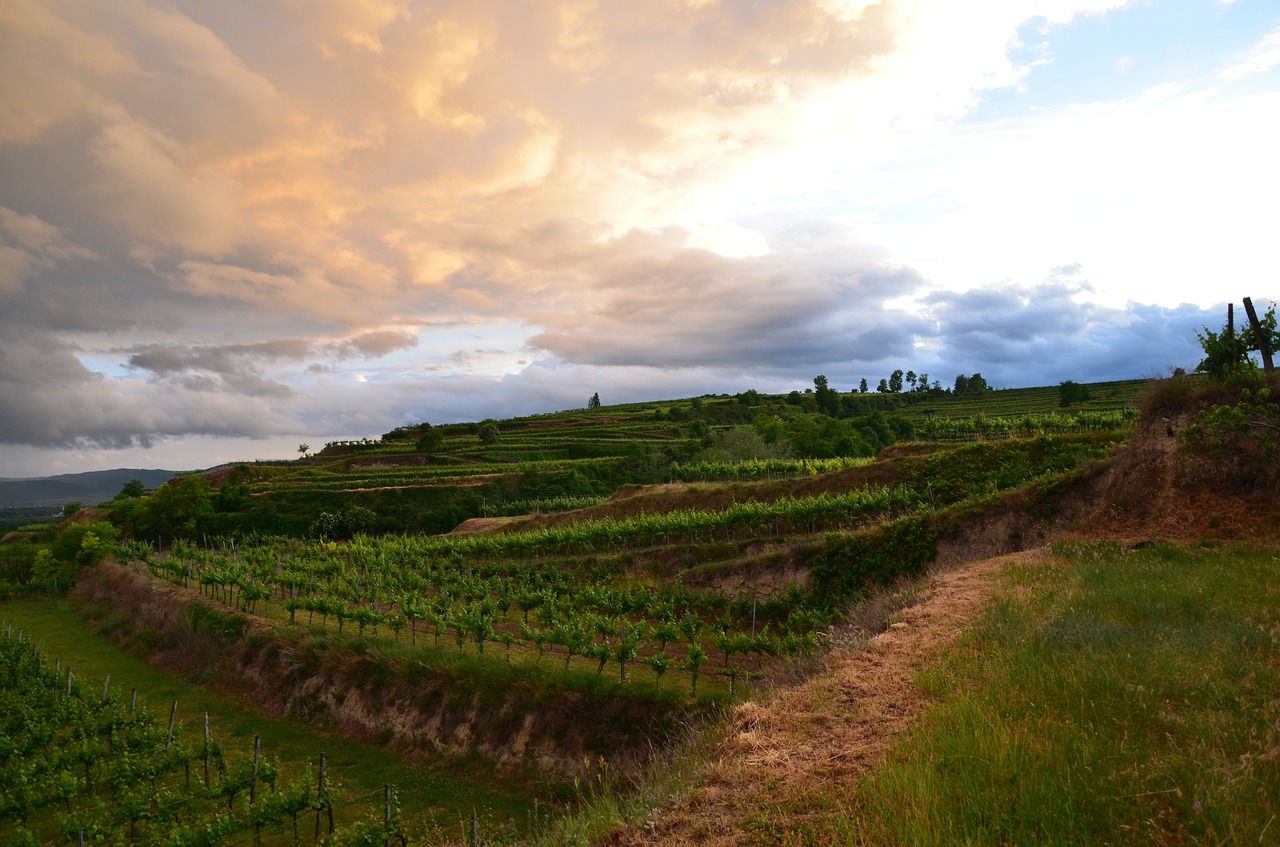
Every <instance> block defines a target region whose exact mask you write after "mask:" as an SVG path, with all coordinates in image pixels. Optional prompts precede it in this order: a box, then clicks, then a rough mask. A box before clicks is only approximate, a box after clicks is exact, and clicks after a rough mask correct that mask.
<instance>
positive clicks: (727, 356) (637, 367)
mask: <svg viewBox="0 0 1280 847" xmlns="http://www.w3.org/2000/svg"><path fill="white" fill-rule="evenodd" d="M1121 5H1124V3H1122V2H1121V0H1052V2H1046V3H1040V4H1036V5H1035V7H1034V8H1031V7H1027V6H1025V4H1023V5H1019V4H977V5H974V4H968V5H965V4H956V3H954V2H950V0H889V1H888V2H883V3H873V2H866V0H775V2H764V3H738V2H733V3H729V2H702V1H701V0H680V2H676V0H672V2H666V3H629V4H628V3H607V4H601V3H594V2H589V0H558V2H554V3H553V2H546V3H523V4H511V3H507V2H499V0H438V2H431V3H427V2H419V1H418V0H371V2H362V3H358V4H353V3H343V2H337V0H323V2H315V3H312V2H307V3H303V2H301V0H280V2H276V3H266V4H256V5H254V6H253V7H252V9H251V10H249V11H246V10H241V9H233V8H232V7H230V6H228V5H227V4H225V3H213V2H208V1H207V0H182V2H176V3H170V4H162V5H155V4H151V3H148V2H145V0H120V2H118V3H113V4H102V3H94V2H88V0H63V2H59V3H45V2H37V0H11V2H8V3H6V4H5V5H4V6H3V8H0V173H2V174H3V177H4V185H5V189H4V198H3V206H2V208H0V304H2V307H0V350H2V351H4V356H5V359H4V363H5V366H6V368H7V370H8V373H7V374H6V375H4V376H3V377H2V378H0V403H3V409H4V414H3V415H0V418H3V422H2V423H0V442H2V443H10V444H18V443H21V444H42V445H54V444H58V445H68V444H70V445H75V444H81V443H90V442H92V443H96V444H115V445H123V444H131V443H156V441H157V440H158V439H166V438H183V437H188V436H191V435H196V436H201V437H203V436H211V437H212V436H216V437H220V438H221V437H226V438H232V437H252V438H264V437H282V436H285V435H287V434H292V433H300V434H304V433H317V432H323V433H335V434H341V433H343V432H354V433H360V434H370V435H374V434H378V433H379V432H382V431H385V430H386V429H388V428H390V427H392V426H395V425H399V424H402V423H406V422H412V418H413V417H414V416H419V417H438V418H442V419H443V418H451V419H457V418H460V417H461V418H467V417H473V418H474V417H481V418H482V417H490V416H493V415H497V414H501V413H511V414H516V413H522V412H525V411H529V410H536V409H546V408H561V407H566V406H576V405H581V404H583V403H585V401H586V397H585V396H579V395H582V394H584V393H585V394H586V395H587V396H589V394H590V392H584V391H583V388H584V386H588V385H589V386H592V390H593V391H594V390H600V391H601V393H602V397H605V398H606V401H607V402H614V401H617V400H621V399H624V398H635V399H639V398H642V397H644V396H646V395H647V396H655V395H657V396H661V395H662V394H664V393H671V394H680V393H704V392H706V391H711V390H729V389H733V388H737V389H741V388H746V387H758V388H759V389H760V390H766V389H772V388H777V389H780V390H781V389H785V390H790V388H795V387H800V388H803V387H804V386H805V385H806V384H808V383H809V381H810V380H811V379H812V376H813V375H815V374H817V373H827V374H828V375H829V376H830V377H831V378H832V380H833V383H838V382H839V381H840V380H843V379H845V378H850V379H852V378H853V377H855V376H860V375H863V374H864V373H865V375H867V376H869V377H871V376H873V375H876V377H877V378H878V375H879V374H884V375H887V374H888V372H889V371H891V370H892V369H894V368H896V367H904V368H905V367H913V369H915V370H917V371H922V370H928V371H931V372H934V373H943V372H945V371H952V370H954V371H956V372H959V371H960V370H965V371H967V372H971V371H973V370H979V369H982V370H983V372H984V373H985V374H986V375H987V376H988V378H991V379H993V380H996V381H998V382H1000V383H1003V384H1014V382H1015V381H1023V380H1028V379H1032V378H1033V377H1034V378H1039V379H1047V380H1049V381H1058V380H1059V379H1062V378H1067V376H1071V375H1063V374H1061V373H1060V369H1061V368H1062V367H1064V363H1070V366H1071V367H1072V368H1073V369H1075V370H1077V371H1080V372H1079V373H1075V374H1074V376H1073V377H1072V378H1077V379H1079V378H1087V377H1088V376H1089V375H1099V374H1107V375H1126V373H1128V374H1131V373H1132V372H1131V371H1129V372H1125V368H1126V367H1129V366H1132V367H1136V368H1140V369H1144V370H1141V371H1140V372H1145V369H1146V368H1148V367H1149V366H1151V362H1153V361H1154V359H1155V357H1156V356H1157V353H1156V352H1153V351H1154V350H1155V345H1156V344H1157V343H1160V342H1163V343H1165V345H1166V347H1165V352H1164V353H1162V354H1160V355H1161V356H1163V357H1168V358H1174V359H1176V360H1177V361H1179V362H1181V361H1183V360H1184V359H1185V358H1187V357H1184V356H1183V355H1182V353H1181V351H1182V350H1184V348H1185V339H1183V340H1182V341H1180V340H1179V339H1181V338H1183V336H1182V335H1180V334H1179V333H1180V332H1181V331H1182V330H1183V329H1185V328H1186V326H1187V325H1188V322H1189V321H1190V322H1193V323H1194V318H1195V315H1197V314H1199V313H1198V312H1196V311H1195V310H1193V309H1189V308H1188V309H1187V310H1180V308H1175V307H1170V306H1168V304H1167V303H1166V305H1165V306H1164V307H1159V308H1157V307H1146V306H1139V305H1133V304H1131V305H1129V306H1126V307H1125V308H1120V306H1119V305H1118V304H1117V302H1116V301H1115V291H1116V290H1117V289H1119V290H1121V291H1123V292H1125V293H1126V294H1127V293H1128V289H1126V288H1124V286H1126V285H1130V284H1131V281H1133V280H1160V282H1161V297H1162V298H1164V299H1166V300H1167V299H1168V298H1171V297H1172V298H1173V299H1172V302H1175V303H1176V302H1177V301H1178V299H1187V300H1192V299H1196V298H1192V297H1190V296H1185V297H1184V296H1183V294H1182V292H1183V291H1184V290H1185V280H1187V279H1192V278H1194V280H1195V285H1197V286H1200V287H1201V288H1203V280H1204V279H1215V278H1222V277H1231V278H1247V275H1246V274H1245V273H1243V272H1242V269H1243V268H1247V267H1250V266H1252V267H1257V266H1261V265H1259V264H1258V261H1259V256H1260V253H1259V251H1265V249H1266V248H1265V245H1267V244H1269V243H1270V242H1269V241H1268V238H1267V236H1268V233H1267V232H1266V227H1267V225H1268V221H1270V217H1269V216H1268V215H1266V214H1264V213H1263V212H1264V211H1265V210H1263V209H1261V206H1258V205H1257V204H1258V203H1261V202H1262V201H1261V200H1257V199H1254V200H1253V201H1249V200H1248V199H1247V198H1246V199H1245V200H1244V201H1242V202H1241V201H1240V198H1241V196H1242V195H1239V194H1236V193H1234V192H1235V191H1236V189H1235V188H1233V187H1234V186H1241V185H1244V186H1250V187H1252V188H1253V189H1254V193H1255V194H1256V197H1261V198H1264V199H1265V198H1266V197H1270V196H1274V195H1275V194H1276V193H1277V192H1275V191H1270V190H1269V189H1268V186H1269V185H1270V182H1268V179H1269V177H1268V174H1271V173H1274V172H1275V169H1273V168H1272V169H1269V170H1268V169H1265V168H1259V167H1257V164H1256V163H1258V162H1270V161H1271V159H1272V158H1273V151H1271V150H1270V148H1269V147H1268V146H1267V144H1268V138H1269V137H1270V136H1269V135H1267V134H1266V133H1261V134H1260V133H1257V132H1251V131H1250V128H1251V127H1256V126H1257V117H1256V116H1257V115H1268V114H1274V113H1275V109H1274V108H1273V107H1274V105H1275V104H1274V102H1273V101H1274V99H1275V97H1274V95H1272V94H1269V93H1268V92H1265V91H1256V90H1255V91H1254V93H1253V96H1252V97H1251V99H1234V98H1232V97H1228V96H1226V94H1225V93H1223V92H1224V91H1225V90H1226V89H1229V88H1230V84H1229V82H1223V81H1222V80H1214V82H1213V84H1214V85H1215V86H1217V88H1216V89H1215V91H1216V92H1218V93H1219V94H1222V96H1220V97H1219V96H1217V95H1215V97H1212V98H1209V97H1206V95H1205V93H1204V92H1203V91H1195V90H1183V89H1178V90H1173V91H1170V90H1168V89H1160V90H1159V91H1156V90H1152V91H1150V92H1146V93H1144V94H1143V95H1142V96H1139V97H1133V98H1130V99H1128V100H1116V101H1111V102H1105V103H1099V104H1080V105H1078V106H1076V107H1073V111H1070V112H1068V113H1061V112H1058V113H1052V114H1040V115H1035V116H1032V117H1024V118H1021V119H1002V120H1001V121H998V122H994V123H988V124H983V125H980V126H979V125H958V124H957V121H959V120H960V119H962V118H963V117H964V116H966V115H969V114H972V113H973V110H974V109H975V107H976V105H977V104H978V103H979V102H980V98H981V96H982V95H983V93H984V92H987V91H990V90H992V89H997V88H1002V87H1012V86H1017V85H1020V84H1025V83H1027V82H1028V81H1029V80H1033V79H1034V75H1033V71H1032V67H1031V65H1021V64H1019V63H1018V62H1016V61H1014V60H1012V59H1011V58H1010V52H1011V50H1010V48H1011V45H1012V44H1013V43H1014V41H1015V40H1016V38H1017V37H1018V34H1019V32H1027V31H1028V30H1026V29H1025V28H1024V24H1026V23H1027V21H1028V16H1029V15H1032V14H1033V12H1034V14H1035V15H1036V17H1035V18H1034V21H1035V22H1038V23H1040V24H1041V30H1042V34H1043V33H1051V32H1052V31H1053V28H1054V27H1056V26H1059V25H1061V24H1062V23H1063V22H1066V21H1070V20H1072V19H1073V18H1075V17H1076V16H1079V15H1082V14H1093V13H1097V12H1101V11H1105V10H1107V9H1110V8H1115V7H1118V6H1121ZM1268 38H1270V37H1268ZM1046 39H1047V36H1046ZM1269 43H1270V41H1269V40H1268V39H1263V40H1262V41H1260V42H1258V46H1257V48H1256V50H1255V52H1254V53H1253V54H1249V55H1247V56H1246V55H1244V54H1242V56H1244V58H1247V59H1248V62H1249V63H1251V64H1249V67H1251V68H1254V69H1260V68H1262V67H1264V66H1266V67H1269V66H1270V65H1268V64H1267V63H1268V62H1270V59H1268V58H1267V56H1268V55H1269V53H1268V52H1267V51H1268V50H1269V49H1270V48H1269V47H1268V45H1269ZM1046 50H1047V48H1046ZM1049 55H1051V52H1041V53H1039V54H1037V56H1038V58H1037V59H1036V61H1040V60H1042V59H1044V57H1046V56H1049ZM1259 57H1261V58H1259ZM1242 61H1243V59H1242ZM1033 64H1034V63H1033ZM1241 67H1243V65H1241ZM1250 74H1251V75H1250V77H1249V80H1250V81H1251V82H1256V81H1257V80H1258V79H1260V78H1261V77H1260V76H1259V75H1258V74H1257V73H1254V72H1252V71H1251V72H1250ZM1228 93H1229V92H1228ZM1202 109H1209V110H1210V111H1209V112H1205V111H1202ZM1205 114H1210V115H1211V116H1212V117H1211V118H1210V119H1208V120H1204V119H1203V117H1204V115H1205ZM1192 130H1194V131H1192ZM1195 162H1212V163H1214V165H1213V167H1211V168H1204V169H1197V168H1193V167H1190V166H1189V165H1188V163H1195ZM1205 198H1209V201H1206V200H1205ZM1139 201H1140V202H1139ZM1251 204H1252V206H1251ZM1263 205H1265V203H1263ZM1082 209H1083V210H1085V212H1084V213H1081V211H1080V210H1082ZM1169 245H1175V247H1176V248H1177V249H1170V246H1169ZM1259 245H1261V246H1259ZM1193 246H1194V247H1195V249H1194V250H1192V249H1191V248H1192V247H1193ZM1183 248H1185V249H1183ZM1117 256H1118V258H1117ZM1073 265H1074V267H1073ZM1045 268H1053V269H1054V270H1053V271H1051V272H1049V273H1048V274H1046V273H1045V271H1044V269H1045ZM1086 270H1087V274H1086ZM1191 271H1194V273H1192V272H1191ZM1117 280H1118V281H1119V282H1117ZM1179 280H1183V281H1184V282H1183V283H1179ZM999 281H1004V282H1005V284H1004V285H1003V287H998V288H996V289H994V290H990V289H991V286H992V283H993V282H999ZM1180 285H1182V286H1183V287H1179V286H1180ZM1093 288H1096V291H1094V290H1092V289H1093ZM1102 292H1107V293H1108V296H1110V297H1111V298H1112V299H1111V300H1110V301H1108V302H1109V303H1110V305H1109V306H1107V307H1103V306H1098V305H1092V306H1091V305H1088V304H1087V302H1086V301H1088V300H1094V299H1100V298H1101V296H1102ZM1166 292H1177V296H1176V297H1175V296H1174V295H1173V294H1168V295H1167V296H1166ZM1263 293H1264V292H1254V294H1255V297H1257V296H1261V295H1262V294H1263ZM1128 299H1130V300H1135V301H1143V300H1144V297H1139V296H1131V297H1129V298H1128ZM1145 299H1154V298H1145ZM1188 337H1190V336H1189V334H1188ZM1134 339H1142V340H1145V341H1146V342H1149V343H1150V344H1151V346H1152V350H1150V351H1145V350H1144V349H1142V347H1141V346H1140V345H1139V344H1138V343H1137V342H1136V341H1135V340H1134ZM1108 345H1113V347H1108ZM1109 349H1114V350H1115V351H1116V353H1115V355H1109V353H1108V350H1109ZM357 368H358V369H359V373H358V374H356V373H355V372H354V369H357ZM358 380H363V381H358ZM855 381H856V380H855ZM308 437H311V436H308Z"/></svg>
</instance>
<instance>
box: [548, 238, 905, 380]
mask: <svg viewBox="0 0 1280 847" xmlns="http://www.w3.org/2000/svg"><path fill="white" fill-rule="evenodd" d="M580 267H587V268H589V269H591V271H593V272H594V273H595V274H596V275H597V277H596V278H597V282H596V284H595V286H593V288H594V291H595V296H594V297H593V298H592V299H591V300H590V301H589V304H590V305H587V306H584V307H579V308H573V309H568V310H566V311H564V312H562V313H543V314H539V315H534V316H530V317H531V320H533V321H535V322H537V323H539V324H541V325H543V326H544V327H546V329H545V330H544V331H542V332H540V333H538V334H537V335H535V336H533V337H532V338H531V339H530V342H529V343H530V345H531V346H533V347H536V348H539V349H542V350H545V351H547V352H550V353H553V354H554V355H556V356H558V357H559V358H561V359H563V360H565V361H567V362H572V363H577V364H588V365H613V366H628V367H718V368H723V367H734V368H739V369H742V370H761V369H763V370H771V371H777V370H790V369H795V368H802V369H803V368H809V367H814V366H818V365H821V364H823V363H825V362H831V361H837V360H849V359H874V358H879V357H881V356H883V355H888V354H893V353H895V352H896V353H901V354H906V353H907V352H908V351H909V350H910V346H911V339H912V336H913V334H915V333H917V332H923V331H927V329H928V325H927V323H926V322H924V321H922V320H921V319H919V318H915V317H912V316H910V315H908V314H906V313H904V312H900V311H894V310H889V309H886V308H885V306H884V301H885V300H886V299H888V298H890V297H894V296H902V295H907V294H910V293H912V292H913V291H914V290H916V289H917V288H918V287H919V286H920V285H921V284H922V280H921V279H920V276H919V275H918V274H917V273H915V272H914V271H912V270H911V269H909V268H901V267H894V266H889V265H884V264H880V263H876V262H874V261H871V260H857V259H850V258H846V259H844V260H843V261H838V262H828V261H822V262H817V261H814V260H813V259H812V258H811V257H807V256H805V255H802V254H790V255H779V254H774V255H769V256H764V257H758V258H748V259H737V258H729V257H725V256H720V255H718V254H715V253H711V252H709V251H705V250H693V249H684V248H673V247H672V246H671V245H670V244H668V243H667V242H665V241H664V240H662V239H661V238H658V237H652V236H645V235H642V234H638V233H632V234H630V235H629V236H628V237H627V238H624V239H620V240H619V241H617V242H615V243H613V244H612V245H610V246H609V247H608V248H602V250H601V251H600V252H599V254H597V255H595V256H592V257H589V258H584V259H583V260H582V262H581V264H580Z"/></svg>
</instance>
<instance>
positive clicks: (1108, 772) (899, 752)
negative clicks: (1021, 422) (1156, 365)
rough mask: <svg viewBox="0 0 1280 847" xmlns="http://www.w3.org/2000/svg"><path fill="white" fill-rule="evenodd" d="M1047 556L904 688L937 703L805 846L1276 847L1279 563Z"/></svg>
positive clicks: (1261, 552)
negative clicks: (826, 842) (1230, 846)
mask: <svg viewBox="0 0 1280 847" xmlns="http://www.w3.org/2000/svg"><path fill="white" fill-rule="evenodd" d="M1055 554H1056V555H1055V560H1054V561H1055V564H1054V566H1051V567H1046V566H1037V565H1029V566H1025V567H1021V568H1018V569H1015V570H1014V571H1013V572H1012V573H1011V574H1010V575H1009V577H1008V579H1009V582H1010V584H1009V586H1008V587H1009V595H1008V598H1007V599H1004V600H1001V601H999V602H997V603H995V604H994V605H993V606H992V608H991V609H990V611H989V613H988V614H987V616H986V618H985V620H984V621H983V622H982V624H981V625H980V626H978V627H977V628H976V630H975V631H974V632H973V633H972V634H971V635H970V636H969V637H967V639H966V640H964V641H963V642H962V644H961V646H960V647H959V648H958V649H957V650H956V651H955V652H954V653H953V654H952V655H951V656H950V657H949V658H948V659H947V660H945V661H943V662H941V663H940V664H938V665H936V666H935V667H933V668H931V669H930V670H928V671H927V672H925V673H923V674H922V675H921V677H920V680H919V681H920V683H921V685H922V687H923V688H924V690H925V691H926V693H928V694H930V695H932V696H934V697H937V698H939V701H940V702H939V703H938V705H937V706H936V707H934V708H933V709H931V711H930V712H929V713H928V714H927V716H926V719H925V720H924V722H923V723H922V726H921V727H920V729H919V730H918V731H916V732H914V733H913V734H912V735H910V736H909V737H908V738H907V739H906V740H905V741H903V742H900V743H899V744H898V745H897V746H896V747H895V749H894V751H893V753H892V754H891V758H890V761H889V762H888V763H887V764H886V765H885V766H883V767H882V768H880V769H879V770H877V771H876V772H874V773H873V774H872V775H870V776H869V777H867V778H866V779H865V780H864V781H863V784H862V785H861V786H860V787H859V790H858V792H857V794H856V799H855V800H854V801H853V808H852V809H848V810H846V811H845V812H844V813H842V814H839V815H836V816H834V817H832V818H830V819H828V820H827V821H826V822H825V823H823V824H821V826H820V828H821V829H823V830H824V831H823V832H821V833H818V835H819V837H820V839H830V840H834V841H837V842H840V843H860V844H903V843H906V844H917V845H928V844H938V845H941V844H964V843H971V844H1102V843H1108V844H1135V845H1136V844H1152V843H1157V844H1158V843H1167V844H1184V843H1189V844H1221V843H1238V844H1267V843H1271V844H1275V843H1280V821H1277V820H1276V818H1277V815H1278V814H1280V722H1278V721H1277V712H1276V704H1277V703H1280V579H1278V577H1280V555H1278V554H1277V552H1276V551H1275V550H1268V549H1230V550H1228V549H1216V550H1204V549H1193V550H1184V549H1175V548H1170V547H1163V546H1162V547H1159V548H1157V549H1154V550H1140V551H1125V550H1122V549H1120V548H1118V547H1116V546H1114V545H1100V544H1091V545H1069V546H1063V547H1060V548H1058V549H1057V550H1056V551H1055ZM1019 595H1021V596H1028V595H1029V597H1030V599H1012V598H1014V597H1016V596H1019Z"/></svg>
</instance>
